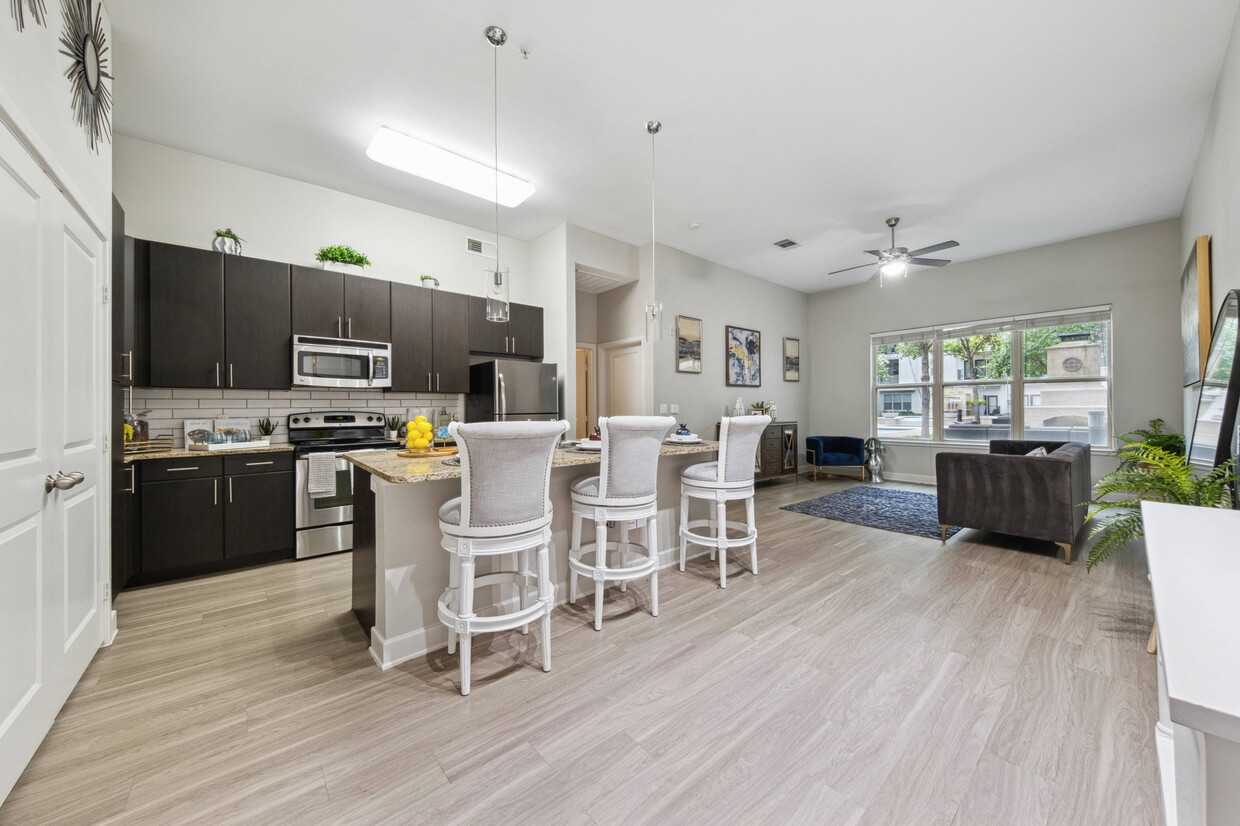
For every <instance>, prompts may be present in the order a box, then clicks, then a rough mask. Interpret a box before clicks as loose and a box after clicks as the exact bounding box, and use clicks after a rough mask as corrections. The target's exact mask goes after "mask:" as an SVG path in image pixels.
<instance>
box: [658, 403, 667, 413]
mask: <svg viewBox="0 0 1240 826" xmlns="http://www.w3.org/2000/svg"><path fill="white" fill-rule="evenodd" d="M659 412H660V413H666V412H667V405H665V404H661V405H659Z"/></svg>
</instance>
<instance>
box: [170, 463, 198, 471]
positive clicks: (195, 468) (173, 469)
mask: <svg viewBox="0 0 1240 826" xmlns="http://www.w3.org/2000/svg"><path fill="white" fill-rule="evenodd" d="M164 470H165V471H167V472H168V473H176V472H177V471H179V470H198V465H194V466H193V467H166V468H164Z"/></svg>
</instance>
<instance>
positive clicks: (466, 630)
mask: <svg viewBox="0 0 1240 826" xmlns="http://www.w3.org/2000/svg"><path fill="white" fill-rule="evenodd" d="M567 429H568V422H564V421H559V422H479V423H476V424H460V423H459V422H453V423H452V424H450V425H448V431H449V432H450V433H451V434H452V437H453V438H454V439H455V440H456V444H457V447H458V448H459V449H460V453H461V495H460V496H458V497H456V498H455V499H450V500H448V501H447V502H445V503H444V505H443V507H441V508H440V509H439V530H440V532H441V533H442V534H443V540H442V542H441V543H440V547H442V548H443V549H444V550H445V551H447V552H448V553H449V554H451V563H450V564H451V567H450V569H449V574H448V588H447V590H446V591H444V593H443V596H442V597H440V599H439V621H440V622H442V623H443V624H444V625H446V626H448V653H449V654H451V653H453V652H454V651H456V647H457V643H458V642H459V643H460V647H461V655H460V657H461V693H462V694H468V693H469V666H470V649H471V643H472V640H473V637H474V635H475V634H486V633H490V632H492V631H507V630H509V629H512V628H517V627H521V628H522V630H523V631H528V630H529V624H530V622H532V621H534V620H538V619H541V620H542V654H543V671H550V670H551V609H552V607H553V605H554V603H555V586H554V582H553V580H552V579H551V567H550V560H549V559H548V554H549V551H548V545H549V544H550V542H551V498H550V495H549V494H550V487H551V460H552V458H553V457H554V456H555V448H556V445H557V443H559V441H560V437H561V436H563V435H564V431H565V430H567ZM531 551H537V553H538V562H537V571H534V570H532V569H531V566H530V552H531ZM506 554H514V555H515V556H516V559H517V564H516V566H515V568H514V570H495V571H490V572H488V573H485V574H481V575H476V574H475V573H474V559H475V558H476V557H480V556H502V555H506ZM531 580H534V581H535V582H533V583H532V582H531ZM488 585H511V586H516V590H517V592H518V594H519V605H518V606H505V605H501V606H500V609H499V610H501V611H504V612H503V613H498V614H497V613H488V614H487V615H486V616H479V615H478V614H477V613H476V612H475V607H476V606H475V605H474V589H475V588H481V587H484V586H488ZM531 588H534V589H535V592H534V597H535V599H533V600H531V599H530V597H531V594H530V591H531Z"/></svg>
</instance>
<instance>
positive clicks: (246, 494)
mask: <svg viewBox="0 0 1240 826" xmlns="http://www.w3.org/2000/svg"><path fill="white" fill-rule="evenodd" d="M224 485H225V486H226V487H227V488H228V490H227V496H226V497H225V498H226V505H225V507H224V556H225V558H227V559H238V558H241V557H247V556H258V555H266V554H272V553H278V552H280V551H287V552H289V555H290V556H291V555H292V553H293V552H294V550H295V547H296V544H297V538H296V535H295V534H296V531H295V530H294V528H293V507H294V499H293V497H294V496H295V495H296V490H295V489H294V485H295V482H294V479H293V474H292V473H252V474H249V475H243V476H227V477H225V478H224Z"/></svg>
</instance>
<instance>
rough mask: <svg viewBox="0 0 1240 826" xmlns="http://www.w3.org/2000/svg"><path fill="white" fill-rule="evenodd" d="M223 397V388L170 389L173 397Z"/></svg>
mask: <svg viewBox="0 0 1240 826" xmlns="http://www.w3.org/2000/svg"><path fill="white" fill-rule="evenodd" d="M223 397H224V391H223V390H198V389H195V388H186V387H177V388H174V389H173V390H172V398H174V399H220V398H223Z"/></svg>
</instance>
